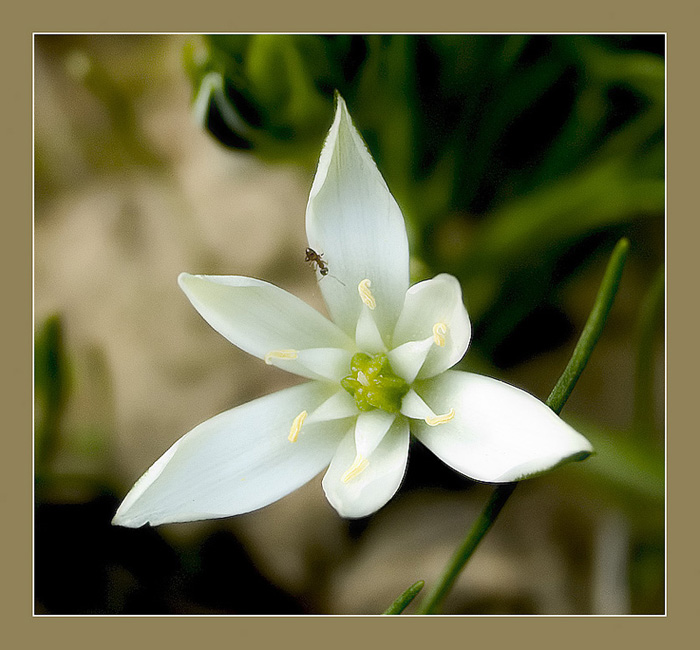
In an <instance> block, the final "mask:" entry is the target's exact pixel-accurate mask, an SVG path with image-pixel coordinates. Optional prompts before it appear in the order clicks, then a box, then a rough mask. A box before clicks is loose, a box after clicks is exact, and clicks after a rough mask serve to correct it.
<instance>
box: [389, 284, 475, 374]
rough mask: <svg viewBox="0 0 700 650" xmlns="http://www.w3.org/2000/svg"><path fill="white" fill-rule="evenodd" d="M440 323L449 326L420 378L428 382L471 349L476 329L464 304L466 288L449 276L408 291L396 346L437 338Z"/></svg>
mask: <svg viewBox="0 0 700 650" xmlns="http://www.w3.org/2000/svg"><path fill="white" fill-rule="evenodd" d="M438 324H442V325H444V326H445V330H446V331H445V332H443V339H444V345H443V346H440V345H438V344H437V342H436V344H435V345H433V347H432V348H431V350H430V351H429V352H428V356H427V357H426V359H425V363H424V364H423V366H422V367H421V369H420V372H419V373H418V379H427V378H428V377H433V376H435V375H437V374H439V373H441V372H444V371H445V370H447V369H449V368H451V367H452V366H454V365H455V363H457V362H458V361H459V360H460V359H461V358H462V357H463V356H464V353H465V352H466V351H467V347H469V340H470V338H471V333H472V330H471V324H470V323H469V316H468V315H467V310H466V309H465V308H464V303H463V301H462V288H461V287H460V285H459V281H458V280H457V278H455V277H454V276H452V275H448V274H447V273H441V274H440V275H437V276H435V277H434V278H432V279H431V280H425V281H423V282H419V283H418V284H414V285H413V286H412V287H411V288H410V289H409V290H408V291H407V292H406V299H405V301H404V305H403V309H402V310H401V314H400V316H399V319H398V321H397V323H396V329H395V330H394V339H393V345H394V346H399V345H402V344H403V343H406V342H408V341H422V340H423V339H425V338H428V337H431V336H435V332H434V330H433V328H434V327H435V326H436V325H438Z"/></svg>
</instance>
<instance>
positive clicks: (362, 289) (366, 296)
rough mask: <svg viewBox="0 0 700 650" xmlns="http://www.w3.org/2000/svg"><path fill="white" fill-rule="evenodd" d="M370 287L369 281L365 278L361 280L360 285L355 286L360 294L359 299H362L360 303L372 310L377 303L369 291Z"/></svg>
mask: <svg viewBox="0 0 700 650" xmlns="http://www.w3.org/2000/svg"><path fill="white" fill-rule="evenodd" d="M371 285H372V283H371V282H370V280H368V279H367V278H365V279H364V280H362V282H360V284H358V285H357V291H358V292H359V294H360V298H362V302H364V303H365V305H367V306H368V307H369V308H370V309H374V308H375V307H376V306H377V301H376V300H375V299H374V296H373V295H372V292H371V291H370V290H369V288H370V286H371Z"/></svg>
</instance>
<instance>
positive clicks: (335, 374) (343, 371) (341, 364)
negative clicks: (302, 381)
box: [267, 348, 352, 383]
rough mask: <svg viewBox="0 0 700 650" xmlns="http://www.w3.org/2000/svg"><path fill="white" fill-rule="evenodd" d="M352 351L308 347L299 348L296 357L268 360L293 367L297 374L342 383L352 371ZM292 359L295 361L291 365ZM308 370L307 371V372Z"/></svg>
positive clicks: (280, 365) (284, 368) (285, 367)
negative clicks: (304, 348)
mask: <svg viewBox="0 0 700 650" xmlns="http://www.w3.org/2000/svg"><path fill="white" fill-rule="evenodd" d="M351 360H352V352H350V351H349V350H344V349H341V348H308V349H306V350H298V351H297V354H296V358H295V359H275V358H274V357H271V358H270V359H268V360H267V363H269V364H270V365H271V366H276V367H277V368H282V369H283V370H290V369H291V368H292V367H293V368H294V370H292V372H296V373H297V374H303V375H304V376H305V377H310V378H311V379H330V380H331V381H334V382H337V383H340V380H341V379H342V378H343V377H346V376H347V375H348V374H349V372H350V361H351ZM290 361H293V362H294V365H293V366H290ZM305 371H306V372H305Z"/></svg>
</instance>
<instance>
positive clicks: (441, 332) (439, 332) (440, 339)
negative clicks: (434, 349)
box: [433, 323, 447, 348]
mask: <svg viewBox="0 0 700 650" xmlns="http://www.w3.org/2000/svg"><path fill="white" fill-rule="evenodd" d="M445 334H447V325H445V323H435V325H433V341H435V345H439V346H440V347H441V348H444V347H445Z"/></svg>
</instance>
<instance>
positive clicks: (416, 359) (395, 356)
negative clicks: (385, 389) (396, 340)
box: [387, 339, 434, 384]
mask: <svg viewBox="0 0 700 650" xmlns="http://www.w3.org/2000/svg"><path fill="white" fill-rule="evenodd" d="M433 347H434V345H433V340H432V339H425V340H423V341H409V342H408V343H404V344H403V345H400V346H399V347H398V348H394V349H393V350H392V351H391V352H389V354H388V355H387V356H388V357H389V364H390V365H391V369H392V370H393V371H394V372H395V373H396V374H397V375H398V376H399V377H401V378H402V379H404V380H405V381H406V382H407V383H409V384H412V383H413V380H414V379H415V378H416V375H417V374H418V372H419V371H420V369H421V367H422V366H423V365H424V364H425V359H426V358H427V356H428V354H429V353H430V350H431V349H432V348H433Z"/></svg>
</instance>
